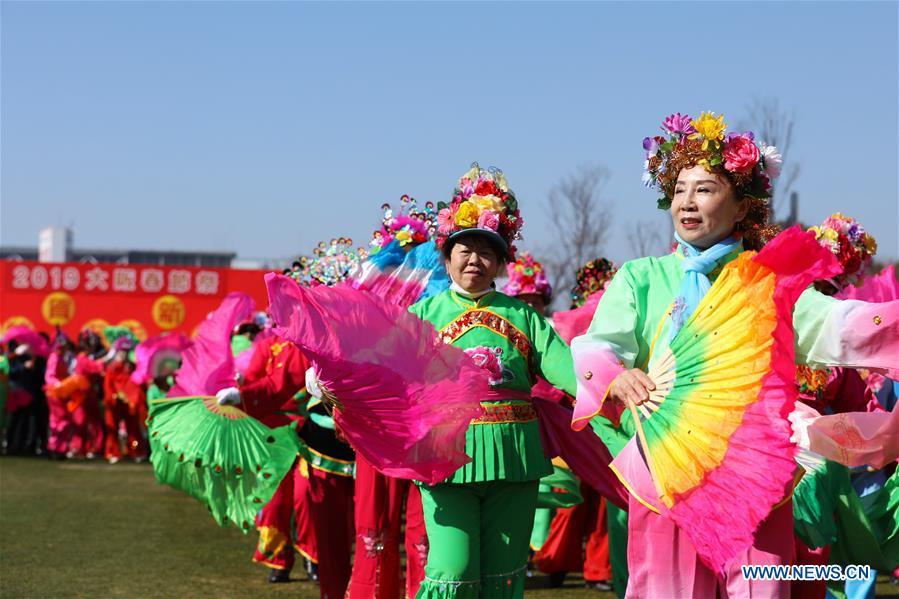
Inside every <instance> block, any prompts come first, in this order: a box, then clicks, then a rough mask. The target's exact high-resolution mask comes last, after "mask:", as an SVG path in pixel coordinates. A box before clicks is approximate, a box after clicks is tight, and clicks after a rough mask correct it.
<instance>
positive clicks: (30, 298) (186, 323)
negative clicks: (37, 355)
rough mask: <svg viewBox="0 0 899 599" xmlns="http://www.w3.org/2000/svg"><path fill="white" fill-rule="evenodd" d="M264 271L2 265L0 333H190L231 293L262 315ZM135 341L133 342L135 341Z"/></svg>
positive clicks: (70, 264)
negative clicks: (116, 329) (114, 329)
mask: <svg viewBox="0 0 899 599" xmlns="http://www.w3.org/2000/svg"><path fill="white" fill-rule="evenodd" d="M265 272H266V271H261V270H239V269H229V268H202V267H200V268H197V267H181V266H153V265H139V264H76V263H42V262H13V261H0V278H2V280H0V293H2V300H0V332H2V330H5V329H6V328H8V327H9V326H12V325H13V324H25V325H27V326H31V327H33V328H35V329H37V330H45V331H48V332H51V333H52V331H53V329H54V328H55V327H56V326H59V327H60V328H61V329H63V330H64V331H66V333H70V334H77V333H78V331H80V330H81V329H82V328H85V327H88V328H91V329H94V330H97V331H98V332H99V331H102V329H103V328H105V327H106V326H110V325H119V326H128V327H129V328H132V329H133V330H134V331H135V333H136V334H137V333H140V334H141V335H142V336H147V335H156V334H159V333H161V332H167V331H171V332H178V331H180V332H184V333H186V334H188V335H190V334H192V333H194V332H195V329H196V327H197V325H199V323H200V322H202V321H203V319H204V318H205V317H206V315H207V314H208V313H209V312H211V311H212V310H214V309H215V308H216V307H218V305H219V303H220V302H221V300H222V298H224V297H225V295H227V294H228V293H230V292H232V291H242V292H244V293H247V294H249V295H250V296H251V297H253V299H254V300H256V305H257V308H258V309H265V307H266V306H267V305H268V299H267V296H266V292H265V285H264V282H263V276H264V275H265ZM141 335H139V336H141Z"/></svg>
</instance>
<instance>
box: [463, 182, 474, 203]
mask: <svg viewBox="0 0 899 599" xmlns="http://www.w3.org/2000/svg"><path fill="white" fill-rule="evenodd" d="M459 183H460V185H461V189H462V197H463V198H466V199H467V198H469V197H471V194H473V193H474V183H472V181H471V179H462V180H461V181H460V182H459Z"/></svg>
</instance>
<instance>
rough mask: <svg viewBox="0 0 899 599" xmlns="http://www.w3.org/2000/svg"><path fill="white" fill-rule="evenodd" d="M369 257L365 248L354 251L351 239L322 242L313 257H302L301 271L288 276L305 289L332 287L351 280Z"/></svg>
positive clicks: (340, 238)
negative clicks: (351, 275)
mask: <svg viewBox="0 0 899 599" xmlns="http://www.w3.org/2000/svg"><path fill="white" fill-rule="evenodd" d="M367 257H368V251H367V250H365V249H364V248H357V249H355V250H354V249H353V240H352V239H350V238H349V237H339V238H337V239H332V240H331V243H330V244H328V243H325V242H324V241H320V242H319V244H318V246H317V247H316V248H315V249H314V250H313V256H312V257H311V258H310V257H308V256H301V257H300V259H299V263H300V268H299V270H294V271H291V272H290V273H288V274H289V276H290V278H292V279H293V280H294V281H296V282H297V283H298V284H300V285H303V286H304V287H317V286H319V285H327V286H329V287H332V286H334V285H336V284H338V283H341V282H343V281H345V280H346V279H347V278H349V276H350V274H351V273H352V272H353V271H355V270H356V269H357V268H358V267H359V264H361V263H362V261H363V260H365V259H366V258H367Z"/></svg>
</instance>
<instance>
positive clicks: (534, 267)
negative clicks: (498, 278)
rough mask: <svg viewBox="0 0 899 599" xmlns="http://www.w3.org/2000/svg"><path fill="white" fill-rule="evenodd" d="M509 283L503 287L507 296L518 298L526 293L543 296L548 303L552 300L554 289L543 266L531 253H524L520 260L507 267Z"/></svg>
mask: <svg viewBox="0 0 899 599" xmlns="http://www.w3.org/2000/svg"><path fill="white" fill-rule="evenodd" d="M506 272H507V273H508V275H509V282H508V283H506V285H505V286H504V287H503V293H505V294H506V295H511V296H517V295H524V294H526V293H535V294H538V295H542V296H543V299H544V300H545V301H546V303H549V302H550V301H551V300H552V295H553V289H552V286H550V284H549V279H547V278H546V272H545V271H544V270H543V265H542V264H540V263H539V262H537V261H536V260H534V257H533V256H531V254H530V253H528V252H524V253H522V254H521V256H519V258H518V260H516V261H515V262H512V263H510V264H507V265H506Z"/></svg>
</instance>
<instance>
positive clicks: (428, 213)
mask: <svg viewBox="0 0 899 599" xmlns="http://www.w3.org/2000/svg"><path fill="white" fill-rule="evenodd" d="M381 210H382V211H383V213H384V216H383V218H382V219H381V228H380V229H378V230H377V231H375V232H374V234H373V235H372V239H371V253H372V254H376V253H378V252H379V251H380V250H381V248H383V247H385V246H387V245H388V244H390V242H391V241H393V240H394V239H395V240H397V241H398V242H399V244H400V246H401V247H402V248H403V249H407V250H408V249H412V248H413V247H415V246H416V245H419V244H422V243H425V242H427V241H432V240H434V238H435V237H436V236H437V212H436V210H435V209H434V203H433V202H425V205H424V207H423V208H422V209H419V207H418V202H417V201H416V200H415V198H412V197H410V196H408V195H404V196H402V197H401V198H400V208H399V211H398V212H394V210H393V208H392V207H391V205H390V204H383V205H382V206H381Z"/></svg>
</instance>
